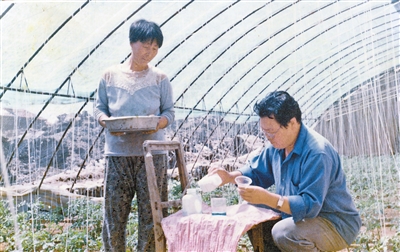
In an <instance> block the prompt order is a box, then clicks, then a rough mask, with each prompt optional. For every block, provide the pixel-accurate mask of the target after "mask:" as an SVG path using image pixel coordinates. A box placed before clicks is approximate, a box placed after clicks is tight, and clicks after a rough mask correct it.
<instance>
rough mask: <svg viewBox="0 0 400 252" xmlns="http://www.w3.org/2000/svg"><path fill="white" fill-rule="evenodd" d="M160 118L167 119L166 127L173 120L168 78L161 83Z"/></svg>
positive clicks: (173, 111) (173, 114)
mask: <svg viewBox="0 0 400 252" xmlns="http://www.w3.org/2000/svg"><path fill="white" fill-rule="evenodd" d="M160 116H165V117H166V118H167V119H168V125H170V124H171V123H172V122H173V121H174V120H175V110H174V101H173V92H172V85H171V82H170V81H169V79H168V78H165V79H164V80H162V81H161V101H160ZM168 125H167V126H168Z"/></svg>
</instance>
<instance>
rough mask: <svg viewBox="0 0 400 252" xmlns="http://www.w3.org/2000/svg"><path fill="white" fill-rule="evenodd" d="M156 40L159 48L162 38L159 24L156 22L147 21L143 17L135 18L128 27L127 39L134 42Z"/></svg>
mask: <svg viewBox="0 0 400 252" xmlns="http://www.w3.org/2000/svg"><path fill="white" fill-rule="evenodd" d="M154 40H155V41H156V42H157V45H158V47H159V48H161V46H162V44H163V40H164V36H163V34H162V31H161V28H160V26H158V24H156V23H154V22H151V21H147V20H144V19H140V20H137V21H135V22H133V23H132V24H131V27H130V29H129V41H130V42H131V43H135V42H138V41H140V42H147V41H151V42H153V41H154Z"/></svg>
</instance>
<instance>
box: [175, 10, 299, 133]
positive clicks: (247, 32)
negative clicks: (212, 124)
mask: <svg viewBox="0 0 400 252" xmlns="http://www.w3.org/2000/svg"><path fill="white" fill-rule="evenodd" d="M292 5H293V4H289V5H287V6H285V7H284V8H282V9H280V10H279V11H277V12H276V13H275V14H274V15H277V14H278V13H280V12H282V11H283V10H285V9H287V8H289V7H290V6H292ZM253 13H254V12H253ZM253 13H252V14H253ZM247 17H248V16H246V18H247ZM269 19H270V17H268V18H266V19H264V20H263V21H261V22H260V23H258V25H260V24H262V23H264V22H266V21H267V20H269ZM242 20H244V19H242ZM238 24H239V22H238V23H236V24H234V25H233V26H231V27H230V28H229V29H228V30H231V29H232V28H233V27H234V26H236V25H238ZM258 25H257V26H258ZM257 26H254V27H252V28H251V29H249V30H248V31H246V32H245V33H244V34H242V35H241V36H240V37H239V38H238V39H236V40H235V41H234V42H233V43H231V44H230V45H229V46H228V47H227V48H226V49H225V50H224V51H222V52H221V53H220V54H219V55H218V56H217V57H215V59H214V60H213V61H212V62H211V63H210V64H208V65H207V66H206V68H205V69H204V70H203V71H202V72H201V73H200V75H198V76H197V77H196V78H195V79H194V80H193V81H192V82H191V83H190V84H189V86H188V87H187V88H186V89H185V91H184V92H183V93H182V94H181V96H180V97H179V98H178V99H177V100H176V101H175V104H176V103H177V102H178V100H179V99H180V98H181V97H183V95H184V93H185V92H186V91H187V90H188V89H189V88H190V87H191V86H192V85H193V84H194V83H195V82H196V81H197V80H198V79H199V78H200V76H201V75H202V74H203V73H205V71H207V70H208V69H209V68H210V67H211V66H212V64H213V63H215V62H216V61H217V60H218V59H219V58H220V57H222V55H223V54H225V53H226V52H227V51H228V50H229V49H230V48H231V47H232V46H233V45H234V44H236V43H237V42H238V41H239V40H241V39H242V38H243V37H244V36H246V35H247V34H249V33H250V32H251V31H252V30H254V29H255V28H256V27H257ZM224 34H225V33H224ZM224 34H222V35H224ZM220 37H221V36H220ZM220 37H218V38H220ZM215 41H216V40H214V41H212V43H214V42H215ZM266 41H267V40H266ZM266 41H264V43H265V42H266ZM212 43H211V44H212ZM211 44H209V45H207V47H206V48H208V47H209V46H210V45H211ZM206 48H205V49H206ZM205 49H204V50H205ZM204 50H202V51H201V52H204ZM255 50H256V49H254V48H253V50H251V51H250V52H249V53H247V54H246V55H245V56H244V57H242V58H241V59H240V60H239V61H238V62H237V63H239V62H240V61H242V60H243V59H244V58H245V57H247V56H248V55H249V54H250V53H251V52H253V51H255ZM196 56H198V55H196ZM237 63H236V64H237ZM187 65H188V64H186V66H187ZM234 66H235V65H234ZM233 68H234V67H230V68H229V70H228V71H226V72H225V73H224V74H223V75H222V77H220V78H219V79H218V81H217V82H216V83H214V85H212V87H211V88H210V89H208V90H207V91H206V93H205V94H204V95H203V96H202V99H203V98H204V97H205V96H206V95H207V94H208V93H210V91H211V89H212V88H213V87H215V85H216V84H217V83H218V82H219V81H220V80H221V79H222V78H223V77H224V76H225V75H226V74H227V72H229V71H230V70H232V69H233ZM236 84H237V83H236ZM236 84H235V85H236ZM228 91H229V90H228ZM226 94H227V93H225V94H224V95H223V97H225V95H226ZM200 100H201V99H199V101H198V102H197V104H195V105H194V106H193V108H190V111H189V113H188V114H187V115H186V117H185V119H184V120H183V122H184V121H185V120H186V119H187V118H188V117H189V116H190V114H191V113H192V111H193V110H194V109H195V108H196V107H197V105H198V104H199V103H200ZM221 100H222V99H220V100H219V101H218V102H217V103H216V104H215V105H214V106H213V108H215V106H216V105H217V104H218V103H219V102H220V101H221ZM236 104H237V103H236ZM183 122H182V123H181V125H180V126H179V127H178V130H179V129H180V128H181V127H182V126H183ZM175 134H176V133H175Z"/></svg>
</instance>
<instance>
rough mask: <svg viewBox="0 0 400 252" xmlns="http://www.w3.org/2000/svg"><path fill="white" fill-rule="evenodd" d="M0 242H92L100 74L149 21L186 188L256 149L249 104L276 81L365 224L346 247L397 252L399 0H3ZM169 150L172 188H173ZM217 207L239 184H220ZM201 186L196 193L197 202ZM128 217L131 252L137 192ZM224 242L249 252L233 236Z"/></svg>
mask: <svg viewBox="0 0 400 252" xmlns="http://www.w3.org/2000/svg"><path fill="white" fill-rule="evenodd" d="M0 14H1V18H0V19H1V46H0V48H1V84H0V117H1V122H0V128H1V139H2V141H1V142H0V161H1V173H0V195H1V199H0V251H102V249H103V244H102V237H101V230H102V218H103V208H102V202H103V196H104V195H103V193H104V169H105V163H106V161H105V154H104V146H105V132H106V130H107V129H104V128H103V127H101V125H100V124H99V122H98V120H97V119H96V118H95V115H94V110H95V107H96V97H97V89H98V87H99V82H100V79H101V76H102V74H103V73H104V71H105V70H106V69H107V68H108V67H110V66H113V65H117V64H123V63H125V62H127V61H129V59H130V57H131V47H130V42H129V28H130V25H131V24H132V23H133V22H134V21H137V20H139V19H145V20H149V21H152V22H155V23H156V24H158V25H159V27H160V28H161V30H162V33H163V36H164V41H163V44H162V47H160V48H159V50H158V53H157V55H156V56H155V58H154V59H153V60H152V61H151V62H150V64H151V65H152V66H155V67H157V68H159V69H161V70H162V71H163V72H164V73H165V74H166V75H167V77H168V79H169V80H170V83H171V86H172V91H173V107H174V110H175V120H174V121H173V122H172V123H171V124H170V125H169V126H168V127H167V128H165V131H164V132H165V136H166V137H167V139H168V141H178V142H179V143H180V144H181V146H182V150H183V154H184V163H185V168H186V170H187V173H188V178H189V184H190V186H191V187H196V183H197V182H198V181H199V180H200V179H201V178H202V177H204V176H205V175H206V174H207V170H208V168H209V167H210V166H211V165H212V164H219V165H221V167H224V168H225V169H228V170H236V169H239V168H240V167H242V166H243V165H244V164H245V163H246V162H247V161H248V160H249V159H250V158H252V157H254V156H255V155H257V154H258V153H260V151H261V150H262V149H263V148H264V147H265V146H267V145H268V144H269V143H268V140H267V139H266V138H265V136H264V135H263V131H262V130H261V129H260V125H259V124H260V123H259V117H258V115H257V114H255V112H254V110H253V106H254V104H255V103H256V102H258V101H260V100H261V99H263V98H264V97H265V96H266V95H267V94H269V93H270V92H273V91H278V90H281V91H286V92H287V93H289V94H290V95H291V96H292V97H293V98H294V99H295V100H296V101H297V102H298V104H299V107H300V108H301V112H302V122H303V124H304V125H306V126H308V127H309V128H310V129H313V130H315V131H316V132H318V133H319V134H321V135H322V136H323V137H325V138H326V139H327V140H328V141H329V142H330V143H331V144H332V145H333V147H334V148H335V149H336V151H337V152H338V153H339V155H340V159H341V162H342V168H343V170H344V173H345V175H346V181H347V187H348V190H349V191H350V193H351V195H352V197H353V200H354V203H355V206H356V208H357V210H358V211H359V214H360V217H361V220H362V227H361V229H360V232H359V234H358V236H357V238H356V239H355V241H354V242H353V243H352V244H351V245H349V246H348V247H347V248H346V249H344V250H343V251H400V100H399V97H400V33H399V32H400V27H399V26H400V2H399V1H398V0H374V1H368V0H367V1H363V0H356V1H330V0H310V1H294V0H287V1H261V0H260V1H246V0H243V1H233V0H232V1H228V0H221V1H212V0H209V1H194V0H192V1H167V0H165V1H162V0H159V1H118V0H108V1H106V0H105V1H71V2H68V1H2V2H1V13H0ZM176 156H177V155H176V153H174V152H169V155H168V157H169V159H168V163H169V173H168V174H169V176H168V187H169V197H172V198H175V199H180V198H181V197H182V195H183V193H182V188H179V187H181V185H180V184H179V182H178V181H179V178H180V177H179V172H178V171H177V169H175V168H176V167H177V163H178V162H177V157H176ZM219 189H220V190H221V191H222V192H221V193H223V194H224V195H228V196H227V197H229V199H228V201H229V202H228V204H232V205H233V204H237V203H238V201H239V200H240V199H239V198H240V197H239V196H238V193H237V190H236V188H235V186H232V185H224V186H222V187H221V188H219ZM210 195H211V194H207V193H203V195H202V197H203V200H204V203H205V204H207V203H208V204H209V198H210V197H211V196H210ZM131 208H132V210H131V213H130V215H129V222H128V224H127V228H126V244H127V248H129V249H128V251H136V250H135V247H136V246H137V240H138V237H139V234H138V220H137V218H138V216H137V202H136V199H134V200H133V201H132V207H131ZM236 251H255V250H254V249H253V247H252V245H251V243H250V241H249V238H248V237H247V234H246V233H244V234H243V235H242V236H241V237H240V239H239V240H238V242H237V249H236Z"/></svg>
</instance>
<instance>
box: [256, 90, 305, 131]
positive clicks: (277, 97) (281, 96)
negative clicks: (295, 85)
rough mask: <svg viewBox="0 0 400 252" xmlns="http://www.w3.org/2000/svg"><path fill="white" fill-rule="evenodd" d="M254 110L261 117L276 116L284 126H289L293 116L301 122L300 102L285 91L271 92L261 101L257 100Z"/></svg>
mask: <svg viewBox="0 0 400 252" xmlns="http://www.w3.org/2000/svg"><path fill="white" fill-rule="evenodd" d="M253 110H254V112H255V113H256V114H257V115H258V116H259V117H260V118H262V117H269V118H271V119H272V118H274V119H275V120H276V121H277V122H278V123H279V124H280V125H282V126H283V127H287V125H288V123H289V121H290V120H291V119H292V118H293V117H295V118H296V120H297V122H299V123H301V110H300V107H299V104H298V103H297V101H295V100H294V98H293V97H292V96H290V95H289V94H288V93H287V92H285V91H274V92H271V93H269V94H268V95H267V96H266V97H265V98H263V99H262V100H261V101H260V102H256V104H255V105H254V107H253Z"/></svg>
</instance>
